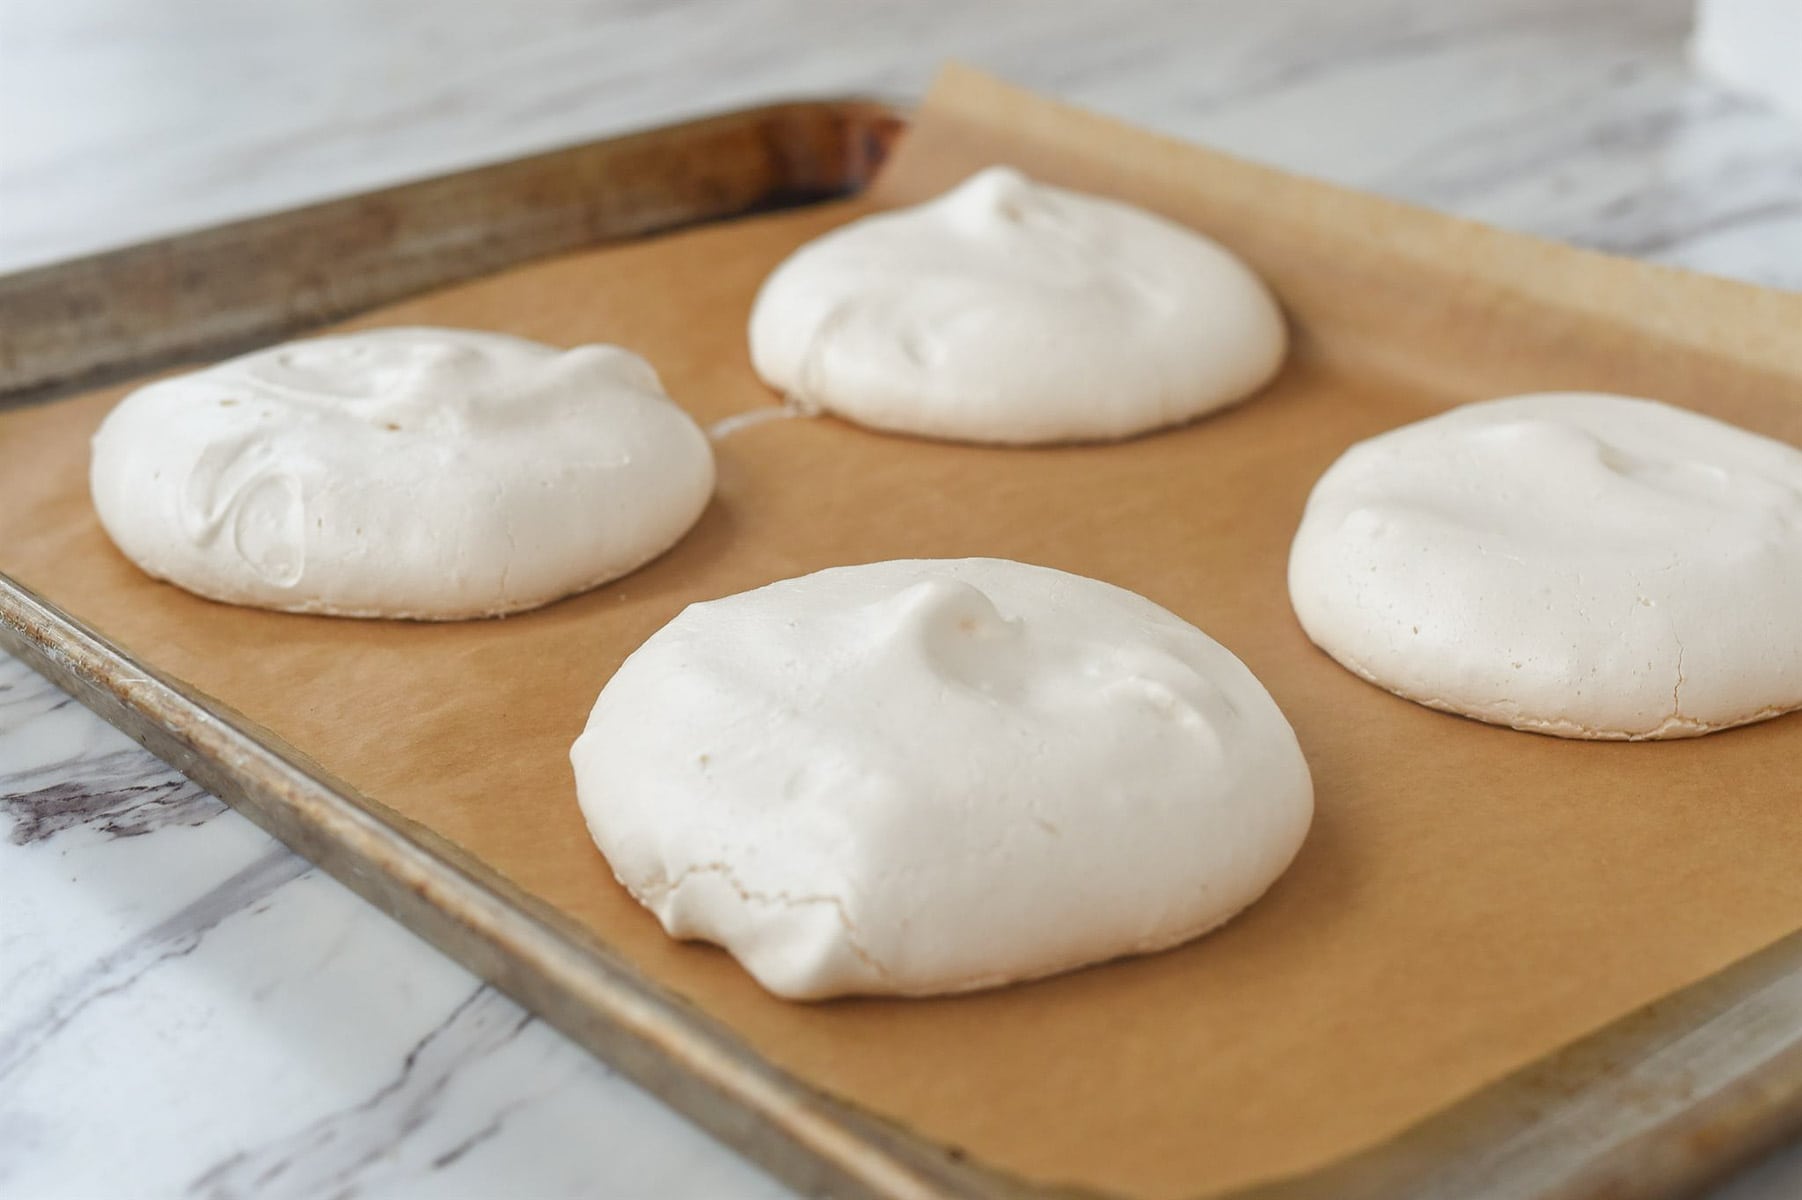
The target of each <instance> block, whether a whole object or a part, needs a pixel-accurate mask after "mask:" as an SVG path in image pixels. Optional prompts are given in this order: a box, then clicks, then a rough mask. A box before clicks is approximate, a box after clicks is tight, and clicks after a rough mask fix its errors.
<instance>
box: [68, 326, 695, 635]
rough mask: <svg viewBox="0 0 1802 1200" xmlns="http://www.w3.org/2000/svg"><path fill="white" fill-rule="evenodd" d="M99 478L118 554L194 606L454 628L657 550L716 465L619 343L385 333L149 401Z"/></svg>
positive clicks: (144, 392)
mask: <svg viewBox="0 0 1802 1200" xmlns="http://www.w3.org/2000/svg"><path fill="white" fill-rule="evenodd" d="M89 482H90V485H91V490H92V493H93V499H94V508H95V510H96V511H97V512H98V513H99V516H100V521H101V524H102V525H104V526H105V528H106V531H107V533H108V535H110V536H111V537H112V539H113V541H114V543H115V544H117V545H118V547H119V549H120V550H121V551H123V552H124V553H125V555H126V557H128V558H130V559H131V560H132V561H134V562H136V563H137V564H138V565H139V566H140V567H142V568H143V569H144V570H145V571H147V572H149V573H150V574H151V575H154V576H157V577H158V578H161V579H167V580H169V581H170V582H171V583H175V584H177V585H179V586H181V587H184V588H186V589H188V590H189V591H192V592H196V593H198V594H200V595H202V596H208V597H211V598H213V599H215V600H224V601H228V602H231V603H234V604H246V605H254V606H257V607H261V608H274V609H281V610H284V611H288V612H307V613H331V614H336V615H340V616H357V617H412V618H419V619H430V620H448V619H453V618H459V617H473V616H487V615H493V614H498V613H506V612H515V611H518V610H520V609H526V608H533V607H535V606H537V605H541V604H545V603H548V602H549V601H552V600H555V599H558V598H559V597H562V596H567V595H569V594H571V593H573V592H579V591H582V590H584V589H586V588H590V587H593V586H595V585H596V584H599V583H602V582H605V581H606V580H609V579H613V578H615V577H616V576H619V575H623V574H625V573H626V572H628V571H630V570H632V569H633V568H635V567H637V566H639V565H641V564H643V563H644V562H646V561H647V560H649V559H651V558H654V557H655V556H656V555H658V554H660V553H662V552H663V551H664V550H667V549H668V548H669V547H670V546H671V545H673V544H674V543H675V542H676V541H677V540H678V539H679V538H680V537H681V536H682V535H683V534H684V533H685V532H687V530H688V528H689V527H690V526H691V525H693V524H694V522H695V520H696V519H698V518H699V516H700V514H701V511H702V509H704V508H705V507H706V505H707V501H708V498H709V497H710V496H711V495H712V492H713V452H712V450H711V449H710V448H709V446H708V443H707V438H706V436H705V435H704V434H703V433H702V432H701V431H700V429H699V428H698V427H696V425H695V423H694V422H693V421H692V420H691V419H690V418H689V417H688V415H687V414H686V413H684V412H683V411H682V410H681V409H679V408H677V407H676V406H675V405H674V404H672V403H671V402H670V400H669V398H668V397H667V396H665V395H664V393H663V389H662V387H661V385H659V383H658V381H657V376H656V373H655V372H654V371H653V370H652V369H651V367H650V366H649V364H647V363H646V362H645V361H644V360H643V359H641V358H639V357H638V356H636V355H634V354H630V353H628V352H626V351H624V350H621V349H619V348H617V347H614V346H581V347H578V348H576V349H574V350H568V351H560V350H556V349H554V348H552V347H550V346H544V345H540V344H539V343H536V342H529V341H526V340H524V339H521V338H515V337H508V336H504V335H501V334H494V333H472V332H467V331H463V330H454V329H381V330H375V331H372V332H368V333H353V334H344V335H340V336H335V337H322V338H314V339H310V340H306V341H299V342H291V343H288V344H286V345H282V346H276V347H273V348H271V349H267V350H260V351H258V352H256V353H254V354H247V355H245V356H243V357H241V358H235V359H232V360H230V361H228V362H223V363H220V364H218V365H216V366H212V367H208V368H205V369H203V370H200V371H195V372H193V373H191V374H186V375H178V376H175V377H173V378H169V379H164V380H160V381H158V382H156V383H152V384H150V385H148V386H146V387H142V388H139V389H138V390H137V391H135V392H133V393H131V394H130V395H129V396H127V397H125V399H124V400H122V401H121V402H120V403H119V405H118V407H116V408H115V409H114V410H113V411H112V412H111V413H110V414H109V415H108V416H107V418H106V420H105V422H104V423H102V425H101V426H100V429H99V431H98V432H97V433H96V434H95V435H94V445H93V459H92V463H91V468H90V474H89Z"/></svg>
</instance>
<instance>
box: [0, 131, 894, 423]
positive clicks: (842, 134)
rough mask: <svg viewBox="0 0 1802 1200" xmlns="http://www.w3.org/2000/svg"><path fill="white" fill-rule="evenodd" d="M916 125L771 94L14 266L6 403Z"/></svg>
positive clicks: (368, 304)
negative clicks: (658, 124)
mask: <svg viewBox="0 0 1802 1200" xmlns="http://www.w3.org/2000/svg"><path fill="white" fill-rule="evenodd" d="M903 124H904V119H903V117H902V116H901V115H900V113H899V111H898V110H897V109H896V108H895V107H894V106H892V105H889V104H887V103H884V102H882V101H878V100H866V99H843V100H820V101H793V102H789V103H781V104H771V105H765V106H763V107H760V108H753V109H745V110H742V111H738V112H729V113H722V114H720V115H718V116H713V117H704V118H701V119H699V120H694V121H688V122H684V123H681V124H677V125H670V126H665V127H662V128H658V129H650V130H645V131H642V132H639V133H631V134H626V135H624V136H621V137H613V138H607V139H604V140H601V141H596V142H589V143H586V144H584V145H579V146H572V147H568V148H565V149H562V150H552V151H549V152H546V153H543V154H535V155H532V156H531V157H529V158H521V159H515V160H513V161H510V162H503V163H496V164H493V165H490V166H484V167H476V168H473V169H471V170H466V171H458V172H456V173H454V174H450V175H443V176H438V177H436V178H432V179H426V180H422V181H420V182H416V183H405V184H400V185H398V186H395V187H389V188H384V189H382V190H380V191H375V192H368V193H365V194H362V195H356V196H349V197H345V198H343V199H339V200H328V201H325V202H323V203H320V204H313V205H309V206H307V207H305V208H298V209H292V210H289V211H286V212H279V213H274V214H271V215H268V216H261V217H252V218H249V219H247V220H243V221H235V222H233V223H231V224H229V225H220V226H217V227H214V228H211V229H203V230H198V231H195V232H192V233H184V234H178V235H176V236H174V237H168V238H163V239H160V240H156V241H151V242H146V243H143V244H141V245H136V246H128V247H126V248H124V249H120V250H111V251H106V252H104V253H100V254H95V255H91V256H89V257H86V258H78V259H74V260H71V261H68V262H62V263H55V264H52V265H50V266H45V267H38V268H34V269H31V270H26V271H20V272H16V273H14V274H10V275H0V329H3V330H5V331H6V336H5V337H4V338H0V405H9V404H16V403H30V402H32V401H35V400H45V399H53V398H54V397H56V396H58V395H62V394H64V393H67V392H70V391H74V390H77V389H80V388H89V387H95V386H99V385H101V384H104V383H107V382H109V381H112V380H118V379H125V378H130V377H132V376H136V375H141V374H144V373H145V372H148V371H151V370H155V369H156V368H158V367H163V366H168V365H169V364H171V363H176V362H181V361H183V360H191V359H197V358H202V357H206V358H219V357H223V356H225V355H227V354H230V353H233V352H235V351H239V350H246V349H250V348H253V347H255V346H257V345H259V344H262V343H265V342H268V341H271V340H274V339H277V338H280V337H284V336H287V335H289V334H292V333H294V332H295V331H297V330H300V329H303V328H306V327H309V326H314V325H322V324H325V323H327V322H329V321H334V320H339V319H342V318H344V317H348V316H351V315H352V314H354V313H357V312H361V311H364V310H366V309H370V308H374V307H376V306H377V305H380V304H385V303H388V302H391V301H394V300H399V299H401V298H403V297H405V296H409V295H413V294H415V293H418V292H423V291H427V290H429V289H432V288H436V287H443V286H445V285H447V284H452V283H457V282H460V281H462V280H465V279H471V278H474V277H476V276H479V275H484V274H487V273H489V272H491V271H496V270H500V269H502V268H505V267H511V266H515V265H517V264H520V263H524V262H528V261H530V260H532V259H535V258H542V257H545V256H546V255H551V254H557V253H561V252H564V251H568V250H575V249H580V248H582V247H586V246H594V245H599V244H602V243H605V242H610V241H617V240H619V239H622V238H630V237H639V236H643V235H645V234H650V233H661V232H664V231H667V230H670V229H675V228H679V227H680V226H683V225H691V224H698V223H701V222H704V221H714V220H720V219H723V218H726V217H738V216H746V215H749V214H751V213H755V212H762V211H768V210H773V209H779V208H789V207H793V206H795V205H799V204H808V203H813V202H817V201H820V200H827V199H831V198H834V197H838V196H847V195H851V194H853V193H855V192H857V191H861V190H862V188H863V187H864V185H866V184H867V183H868V182H869V179H870V177H871V176H872V175H873V174H874V173H875V170H876V168H877V167H878V166H879V165H880V164H881V162H882V160H883V158H884V157H885V156H886V154H887V152H888V148H889V146H890V145H891V143H892V142H893V141H894V139H895V137H896V136H897V135H898V134H899V132H900V130H901V128H902V127H903Z"/></svg>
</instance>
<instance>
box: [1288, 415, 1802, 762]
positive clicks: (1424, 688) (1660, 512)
mask: <svg viewBox="0 0 1802 1200" xmlns="http://www.w3.org/2000/svg"><path fill="white" fill-rule="evenodd" d="M1289 595H1290V599H1291V602H1292V603H1293V604H1294V606H1295V613H1296V616H1297V617H1299V618H1300V620H1301V624H1302V627H1303V628H1304V629H1305V630H1307V633H1308V636H1309V637H1311V638H1313V639H1314V641H1315V642H1316V643H1318V644H1319V645H1320V646H1321V648H1323V649H1324V650H1326V651H1327V652H1328V653H1329V654H1331V655H1332V656H1333V657H1334V658H1336V659H1338V660H1339V661H1340V662H1341V663H1343V664H1344V665H1345V666H1347V667H1349V668H1350V669H1351V670H1353V671H1355V672H1356V673H1357V674H1359V675H1361V676H1363V677H1364V678H1365V679H1368V680H1370V681H1371V682H1372V683H1375V684H1377V685H1379V686H1381V687H1384V688H1387V689H1389V690H1390V691H1392V692H1395V693H1397V694H1399V695H1402V696H1406V697H1408V698H1409V699H1411V700H1417V701H1419V702H1420V703H1422V704H1426V705H1428V706H1430V707H1433V708H1441V709H1446V710H1448V711H1451V712H1456V713H1463V714H1464V715H1466V716H1470V717H1475V718H1477V719H1478V720H1482V721H1489V722H1492V723H1495V724H1498V725H1509V726H1513V727H1514V728H1516V729H1526V730H1533V731H1535V732H1539V733H1549V734H1556V735H1559V736H1561V737H1577V738H1615V739H1619V738H1630V739H1640V738H1667V737H1687V736H1692V735H1695V734H1701V733H1707V732H1709V731H1711V730H1716V729H1724V728H1727V727H1729V726H1733V725H1743V724H1745V723H1747V722H1750V721H1757V720H1762V719H1764V718H1766V717H1772V716H1776V715H1778V714H1779V713H1783V712H1787V711H1789V710H1791V709H1795V708H1802V451H1798V450H1796V449H1795V448H1793V447H1790V446H1787V445H1784V444H1783V443H1781V442H1777V441H1773V440H1771V439H1769V438H1765V437H1760V436H1758V435H1756V434H1753V433H1749V432H1747V431H1746V430H1743V429H1739V428H1736V427H1734V426H1732V425H1727V424H1724V423H1722V422H1720V421H1716V420H1712V419H1710V418H1708V417H1703V416H1700V415H1698V414H1696V413H1692V412H1686V411H1684V410H1682V409H1678V408H1673V407H1671V406H1669V405H1665V404H1659V403H1655V402H1653V401H1650V400H1639V399H1634V398H1632V397H1627V396H1612V395H1603V394H1595V393H1584V392H1564V393H1545V394H1539V395H1529V396H1515V397H1510V398H1507V399H1502V400H1491V401H1488V402H1485V403H1481V404H1467V405H1465V406H1463V407H1461V408H1455V409H1453V410H1451V411H1450V412H1447V413H1444V414H1442V415H1440V416H1437V417H1433V418H1430V419H1428V420H1425V421H1421V422H1419V423H1417V424H1414V425H1408V426H1404V427H1403V428H1401V429H1396V430H1393V431H1391V432H1389V433H1385V434H1383V435H1381V436H1379V437H1375V438H1372V439H1370V440H1369V441H1366V442H1362V443H1360V444H1358V445H1356V446H1353V447H1352V448H1351V449H1350V450H1348V451H1346V453H1345V455H1344V457H1342V458H1340V459H1339V461H1338V462H1336V463H1334V464H1333V466H1332V467H1331V468H1330V469H1329V470H1328V471H1327V472H1326V474H1325V475H1323V476H1322V477H1321V479H1320V481H1319V482H1318V483H1317V484H1316V485H1315V487H1314V492H1313V495H1311V496H1310V497H1309V499H1308V505H1307V511H1306V514H1305V515H1304V516H1303V518H1302V522H1301V528H1300V530H1299V531H1298V532H1297V533H1296V535H1295V543H1294V546H1293V548H1292V551H1291V554H1290V558H1289Z"/></svg>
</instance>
